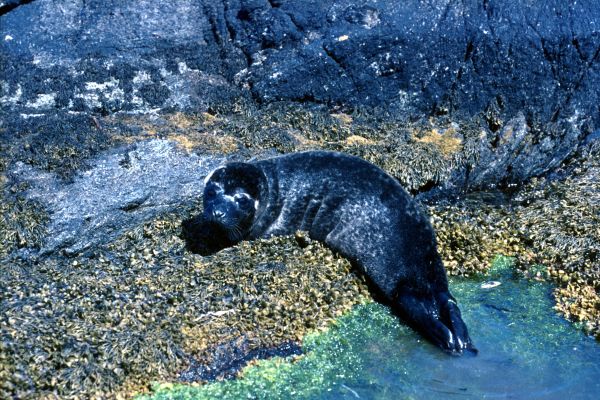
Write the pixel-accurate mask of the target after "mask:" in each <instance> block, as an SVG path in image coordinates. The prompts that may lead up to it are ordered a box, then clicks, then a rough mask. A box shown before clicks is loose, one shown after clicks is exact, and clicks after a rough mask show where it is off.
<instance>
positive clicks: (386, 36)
mask: <svg viewBox="0 0 600 400" xmlns="http://www.w3.org/2000/svg"><path fill="white" fill-rule="evenodd" d="M2 10H3V15H2V16H1V18H2V24H1V28H0V39H1V40H0V50H1V51H0V57H1V58H2V63H1V64H2V65H3V71H2V79H0V84H1V92H0V101H1V103H2V106H3V109H4V110H6V112H5V113H4V115H3V117H4V118H3V126H4V127H5V129H6V131H8V133H9V135H11V136H13V135H15V134H16V133H17V132H18V131H19V129H20V126H22V124H23V123H24V120H26V119H32V118H33V119H36V118H44V119H45V118H47V116H48V115H49V114H55V113H57V116H58V117H57V118H58V119H59V120H63V119H68V118H70V114H69V113H71V114H73V113H75V114H83V115H90V114H93V115H108V114H112V113H116V112H128V113H147V112H157V111H172V110H188V111H189V110H194V111H211V110H232V109H234V108H235V106H234V104H236V102H239V101H241V99H244V101H253V102H258V103H261V104H265V103H271V102H273V101H279V100H284V101H300V102H312V103H317V104H322V105H326V106H328V107H345V108H361V107H378V108H382V109H384V110H386V111H389V112H391V113H392V114H393V115H395V116H396V118H399V119H401V120H403V121H409V120H414V119H423V118H427V117H430V116H447V117H449V118H451V119H452V118H453V119H463V118H467V117H468V118H470V117H473V116H480V120H479V121H478V126H479V127H480V128H481V129H482V131H481V143H479V150H480V152H481V153H482V157H481V159H479V160H477V162H476V163H475V164H476V165H474V166H467V167H464V168H457V170H456V171H455V174H453V177H452V179H451V183H452V184H464V183H465V182H466V183H467V184H470V185H471V186H477V187H479V186H489V185H495V184H499V183H504V182H508V183H518V182H521V181H523V180H524V179H527V178H529V177H531V176H535V175H539V174H541V173H544V172H547V171H548V170H550V169H552V168H554V167H556V166H557V165H558V164H559V163H560V162H561V161H563V160H564V159H565V158H566V157H568V156H569V155H570V154H572V153H573V151H574V150H575V149H576V148H577V146H578V144H579V143H580V142H581V140H582V139H583V138H584V137H585V136H586V135H587V134H589V133H590V132H592V131H593V130H594V129H595V127H597V126H598V124H599V123H600V109H599V108H598V104H600V99H599V98H598V91H597V90H596V89H595V88H597V87H598V86H600V68H599V65H600V62H599V58H600V28H599V26H598V21H600V10H599V9H598V7H595V3H594V2H593V1H579V2H577V3H576V4H569V3H565V2H562V1H559V0H555V1H551V2H544V3H539V4H538V3H536V4H531V5H528V6H527V7H524V6H523V5H522V4H521V3H520V2H517V1H509V2H496V1H484V2H475V1H473V2H455V1H449V0H444V1H434V2H430V3H427V4H424V3H422V2H419V1H416V0H415V1H404V2H401V3H398V2H395V1H379V2H374V1H367V0H365V1H345V0H344V1H342V0H336V1H333V0H330V1H325V2H316V1H311V0H306V1H245V0H244V1H238V0H230V1H229V0H228V1H219V2H213V1H201V0H198V1H177V2H168V3H165V2H161V1H157V0H144V1H142V2H137V3H136V4H121V3H118V2H116V3H115V2H111V3H106V2H101V1H90V2H85V3H83V2H80V1H77V0H70V1H65V2H60V4H58V3H56V2H52V1H31V2H30V1H21V2H7V3H6V5H4V6H3V8H2ZM86 125H89V124H88V123H83V126H81V128H83V127H84V126H86ZM77 128H80V127H77ZM55 129H56V130H57V131H60V124H59V126H56V128H55ZM525 133H526V134H525ZM491 160H494V162H493V163H491V166H490V161H491Z"/></svg>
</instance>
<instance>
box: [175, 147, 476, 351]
mask: <svg viewBox="0 0 600 400" xmlns="http://www.w3.org/2000/svg"><path fill="white" fill-rule="evenodd" d="M203 202H204V212H203V214H201V215H199V216H197V217H194V218H191V219H189V220H187V221H184V223H183V235H184V237H185V239H186V241H187V243H188V245H189V248H190V249H191V250H192V251H195V252H198V253H201V254H211V253H214V252H216V251H219V250H220V249H223V248H226V247H230V246H233V245H235V244H236V243H238V242H240V241H242V240H252V239H257V238H267V237H271V236H276V235H290V234H294V233H295V232H297V231H306V232H308V235H309V237H310V238H311V239H314V240H317V241H321V242H323V243H325V245H326V246H328V247H329V248H330V249H331V250H333V251H335V252H338V253H339V254H341V255H342V256H344V257H346V258H347V259H348V260H350V262H351V263H352V264H353V265H354V266H356V267H357V268H358V269H359V270H361V271H362V272H363V273H364V274H365V275H366V276H367V278H368V280H369V281H370V282H371V283H372V286H374V287H375V289H376V290H377V291H378V292H379V294H380V295H382V296H381V297H383V302H384V303H387V304H388V305H389V306H391V308H392V309H393V310H394V311H395V312H396V313H397V314H398V315H399V316H400V317H402V318H403V319H404V320H405V321H406V322H407V323H408V324H409V325H411V326H412V327H413V328H415V329H416V330H417V331H419V332H420V333H421V334H422V335H424V336H425V337H426V338H428V339H429V340H430V341H431V342H433V343H434V344H436V345H437V346H439V347H441V348H442V349H443V350H445V351H447V352H449V353H452V354H462V353H463V352H464V351H465V350H468V351H471V352H473V353H476V352H477V350H476V349H475V347H474V346H473V344H472V341H471V339H470V337H469V333H468V330H467V327H466V325H465V323H464V322H463V319H462V317H461V313H460V310H459V308H458V305H457V303H456V300H455V299H454V297H452V295H451V294H450V292H449V290H448V281H447V277H446V272H445V270H444V267H443V264H442V260H441V258H440V256H439V254H438V252H437V247H436V241H435V234H434V231H433V228H432V226H431V224H430V223H429V219H428V217H427V216H426V215H425V214H424V213H423V212H422V211H421V210H420V209H419V207H418V206H417V204H416V203H415V202H414V201H413V199H412V198H411V196H410V195H409V194H408V193H407V192H406V191H405V190H404V188H402V186H401V185H400V184H399V183H398V181H397V180H396V179H394V178H393V177H391V176H390V175H388V174H387V173H386V172H384V171H383V170H382V169H380V168H378V167H376V166H375V165H373V164H370V163H369V162H367V161H365V160H362V159H360V158H358V157H354V156H349V155H346V154H342V153H337V152H328V151H307V152H301V153H292V154H288V155H283V156H279V157H274V158H270V159H265V160H260V161H253V162H248V163H241V162H233V163H229V164H226V165H225V166H222V167H219V168H217V169H216V170H214V171H213V172H212V173H211V174H209V175H208V177H207V179H206V180H205V188H204V195H203Z"/></svg>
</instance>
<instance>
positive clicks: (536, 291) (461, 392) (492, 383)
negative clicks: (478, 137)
mask: <svg viewBox="0 0 600 400" xmlns="http://www.w3.org/2000/svg"><path fill="white" fill-rule="evenodd" d="M490 280H493V281H497V282H500V283H501V284H500V285H499V286H496V287H493V288H489V289H485V288H482V284H484V283H485V282H486V281H490ZM484 287H485V285H484ZM451 290H452V292H453V293H454V295H455V296H456V297H457V298H458V299H459V304H460V306H461V309H462V310H463V317H464V319H465V321H466V322H467V325H468V326H469V329H470V333H471V337H472V338H473V340H474V342H475V344H476V346H477V347H478V349H479V355H477V356H476V357H473V356H463V357H452V356H448V355H446V354H444V353H442V352H441V351H439V350H438V349H437V348H434V347H433V346H431V345H430V344H429V343H427V342H424V341H423V340H421V339H420V337H419V336H418V335H416V334H415V333H414V332H412V331H411V330H410V329H408V328H406V327H405V326H403V325H401V324H400V323H399V322H398V321H397V319H396V318H394V317H393V316H392V315H391V314H390V313H389V311H388V310H387V309H386V308H385V307H383V306H381V305H379V304H375V303H370V304H364V305H361V306H358V307H356V308H355V309H354V310H353V312H352V313H350V314H349V315H347V316H345V317H343V318H341V319H340V320H339V322H338V324H337V325H336V326H335V327H333V328H332V329H330V330H329V332H328V333H327V334H317V335H313V336H310V337H308V338H307V339H306V340H305V350H306V351H307V354H306V355H305V356H304V357H303V358H301V359H299V360H297V361H296V362H291V361H289V360H281V359H272V360H266V361H263V362H261V363H260V364H259V366H258V367H252V368H247V369H246V370H245V373H244V378H242V379H237V380H233V381H228V382H223V383H213V384H210V385H206V386H204V387H202V388H200V389H196V388H189V387H176V388H174V389H173V388H170V389H169V390H168V391H159V392H158V396H157V397H159V398H160V397H162V396H161V394H163V395H167V393H169V395H170V396H173V397H174V398H178V397H180V396H181V397H186V396H189V395H191V394H193V395H194V396H198V398H203V397H205V396H206V397H207V398H214V397H217V396H218V397H220V398H260V399H263V398H309V399H359V398H360V399H431V398H444V399H445V398H448V399H567V398H568V399H569V400H574V399H596V398H598V397H597V396H598V393H600V344H599V343H597V342H596V341H595V340H594V339H592V338H589V337H586V336H585V335H584V334H582V333H581V331H579V330H578V329H577V328H575V327H574V326H573V325H571V324H570V323H568V322H566V321H565V320H564V319H562V318H560V317H559V316H557V315H556V314H555V312H554V311H553V310H552V304H553V303H552V298H551V288H550V287H549V286H548V285H545V284H542V283H535V282H530V281H525V280H519V279H516V278H514V277H513V276H512V274H511V273H510V270H509V269H507V268H506V265H503V264H502V263H496V269H495V272H494V273H493V274H492V275H491V276H488V277H486V278H485V280H456V281H454V282H451Z"/></svg>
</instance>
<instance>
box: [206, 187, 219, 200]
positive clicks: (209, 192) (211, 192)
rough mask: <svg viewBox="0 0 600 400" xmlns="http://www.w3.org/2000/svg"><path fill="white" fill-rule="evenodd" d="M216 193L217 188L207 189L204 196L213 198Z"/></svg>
mask: <svg viewBox="0 0 600 400" xmlns="http://www.w3.org/2000/svg"><path fill="white" fill-rule="evenodd" d="M216 195H217V192H216V191H215V189H207V190H206V192H204V196H206V198H207V199H212V198H213V197H215V196H216Z"/></svg>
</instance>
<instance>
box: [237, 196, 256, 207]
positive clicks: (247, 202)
mask: <svg viewBox="0 0 600 400" xmlns="http://www.w3.org/2000/svg"><path fill="white" fill-rule="evenodd" d="M235 201H236V202H237V203H238V205H239V206H240V208H242V209H248V208H250V206H251V205H252V199H251V198H250V197H248V196H244V195H242V196H235Z"/></svg>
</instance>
